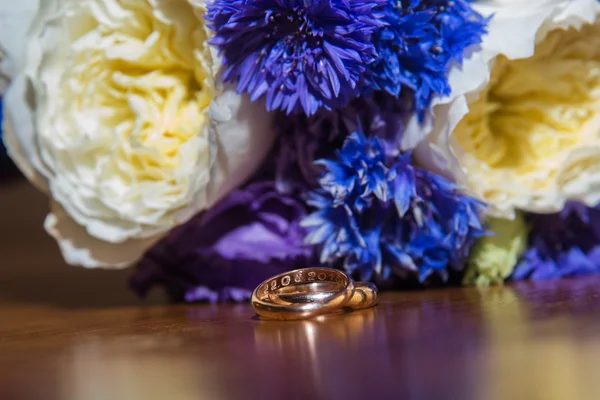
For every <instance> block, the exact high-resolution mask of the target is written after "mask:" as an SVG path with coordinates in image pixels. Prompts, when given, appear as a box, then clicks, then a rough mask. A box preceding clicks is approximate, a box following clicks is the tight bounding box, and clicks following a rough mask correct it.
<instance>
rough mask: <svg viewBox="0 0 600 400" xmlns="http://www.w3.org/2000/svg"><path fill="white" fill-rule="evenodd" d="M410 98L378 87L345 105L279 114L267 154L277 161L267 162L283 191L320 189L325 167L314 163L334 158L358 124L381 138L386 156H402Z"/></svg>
mask: <svg viewBox="0 0 600 400" xmlns="http://www.w3.org/2000/svg"><path fill="white" fill-rule="evenodd" d="M407 100H409V99H406V96H402V97H401V98H400V99H398V98H395V97H393V96H392V95H390V94H388V93H386V92H383V91H377V92H372V93H369V94H368V95H362V96H360V97H358V98H356V99H354V100H352V101H351V102H350V104H348V106H346V107H344V108H342V109H337V110H325V109H321V110H319V111H318V112H317V113H316V114H315V115H312V116H310V117H307V116H306V115H303V114H297V115H294V116H287V115H285V114H283V113H280V114H279V115H278V118H276V120H275V126H276V129H277V130H278V131H279V132H280V135H279V138H278V140H277V143H276V144H275V146H274V149H273V155H272V156H271V157H270V158H269V159H270V160H271V162H272V163H273V165H269V166H268V169H269V171H271V172H275V176H276V182H277V186H278V188H279V190H280V191H283V192H289V187H290V186H294V187H297V186H298V185H300V186H302V187H304V189H305V190H304V191H306V190H310V189H315V188H318V187H319V179H320V177H321V172H322V167H321V166H320V165H317V164H315V161H316V160H319V159H329V158H332V157H334V156H335V152H336V150H337V149H340V148H341V147H342V145H343V144H344V140H345V139H346V138H347V137H348V136H349V135H350V134H351V133H352V132H354V131H356V130H357V129H360V127H362V129H363V130H364V133H365V134H366V135H367V136H378V137H379V138H380V139H382V142H383V144H384V147H383V150H384V152H385V156H386V157H395V156H398V154H399V148H400V145H399V143H400V140H401V138H402V132H403V131H404V122H405V120H406V117H407V114H408V113H409V111H408V109H409V107H408V106H407V104H408V103H409V102H408V101H407Z"/></svg>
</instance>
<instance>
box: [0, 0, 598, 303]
mask: <svg viewBox="0 0 600 400" xmlns="http://www.w3.org/2000/svg"><path fill="white" fill-rule="evenodd" d="M0 76H1V77H3V78H5V81H6V82H7V85H0V88H4V87H5V88H6V90H5V91H4V93H3V94H2V95H3V100H4V103H3V107H4V108H3V111H4V113H3V114H4V121H3V125H2V129H3V135H4V141H5V144H6V147H7V149H8V152H9V155H10V156H11V157H12V159H13V160H14V162H15V163H16V164H17V165H18V167H19V168H20V169H21V171H22V172H23V174H24V175H25V176H26V177H27V178H28V179H29V180H31V181H32V182H33V183H34V184H35V185H36V186H37V187H38V188H40V189H41V190H43V191H45V192H46V193H48V195H49V198H50V212H49V214H48V216H47V218H46V221H45V224H44V225H45V229H46V230H47V231H48V233H49V234H50V235H52V236H53V237H54V238H55V239H56V240H57V242H58V244H59V246H60V249H61V251H62V253H63V255H64V258H65V260H66V261H67V262H68V263H70V264H74V265H81V266H84V267H86V268H123V267H128V266H135V269H134V273H133V276H132V279H131V282H130V284H131V287H132V288H133V289H134V290H136V291H137V292H139V293H140V294H144V293H146V292H147V291H148V290H149V289H150V288H152V287H153V286H156V285H159V286H163V287H164V288H165V289H166V290H167V292H168V293H169V294H170V295H171V297H172V298H173V299H175V300H186V301H198V300H210V301H218V300H228V299H232V300H240V301H241V300H245V299H247V298H248V297H249V295H250V293H251V290H252V289H254V287H255V286H256V285H257V284H258V283H260V282H261V281H263V280H264V279H266V278H268V277H269V276H271V275H273V274H277V273H281V272H285V271H288V270H292V269H297V268H303V267H308V266H316V265H323V266H329V267H332V268H339V269H343V270H345V271H347V272H348V273H351V274H353V275H355V276H357V277H359V278H360V279H362V280H371V281H374V282H376V283H377V284H378V285H379V286H380V287H382V288H403V287H411V286H423V287H427V286H432V285H443V284H456V283H463V284H479V285H486V284H497V283H502V282H503V281H505V280H506V279H527V278H531V279H541V278H557V277H563V276H570V275H580V274H587V273H594V272H597V271H598V272H600V209H599V208H596V205H597V204H598V203H599V202H600V4H599V3H598V2H597V0H487V1H485V0H480V1H467V0H206V1H205V0H21V1H19V2H16V3H15V2H13V1H9V0H0ZM596 217H599V219H598V220H596Z"/></svg>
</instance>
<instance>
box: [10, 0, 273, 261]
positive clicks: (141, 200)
mask: <svg viewBox="0 0 600 400" xmlns="http://www.w3.org/2000/svg"><path fill="white" fill-rule="evenodd" d="M17 3H18V5H17V6H16V7H15V4H14V2H13V1H12V0H0V15H1V16H2V17H1V18H2V19H4V18H7V19H9V20H12V19H16V17H17V15H19V16H20V17H21V19H20V21H19V22H18V24H19V29H18V30H17V32H12V33H11V32H5V31H6V29H2V30H1V31H0V33H4V34H6V33H9V34H7V35H3V36H0V47H1V48H3V49H4V53H6V54H7V57H6V58H5V59H4V60H3V61H2V63H1V64H0V71H1V72H2V73H3V74H4V75H6V76H7V77H8V78H9V79H10V80H11V84H10V86H9V88H8V91H7V92H6V94H5V110H4V111H5V124H4V132H5V136H6V142H7V146H8V149H9V152H10V154H11V156H12V157H13V159H14V160H15V162H16V163H17V164H18V165H19V167H20V168H21V169H22V170H23V172H24V173H25V174H26V175H27V176H28V177H29V179H31V180H32V181H33V182H34V183H35V184H36V185H37V186H38V187H40V188H42V189H43V190H47V191H49V192H50V194H51V196H52V198H53V201H52V207H51V208H52V212H51V214H50V215H49V216H48V218H47V219H46V223H45V225H46V229H47V230H48V232H49V233H50V234H51V235H52V236H54V237H55V238H56V239H57V240H58V242H59V245H60V247H61V249H62V251H63V254H64V256H65V258H66V260H67V262H69V263H72V264H81V265H84V266H86V267H98V266H102V267H122V266H127V265H129V264H131V263H132V262H134V261H135V260H136V259H137V258H138V257H139V256H140V255H141V253H142V252H143V251H144V250H145V249H146V248H148V247H149V246H150V245H152V244H153V243H154V242H155V241H156V240H158V239H159V238H160V236H161V235H163V234H164V233H165V232H167V231H168V230H169V229H171V228H172V227H174V226H176V225H178V224H181V223H183V222H184V221H186V220H187V219H189V218H190V217H192V216H193V215H194V214H196V213H197V212H198V211H201V210H203V209H206V208H208V207H210V206H211V205H212V204H214V202H215V201H216V200H218V199H219V198H220V197H221V196H223V195H224V194H225V193H227V192H228V191H229V190H231V189H232V188H234V187H235V186H237V185H239V184H240V183H241V182H242V181H243V180H245V179H246V178H247V177H248V176H249V175H250V174H251V173H252V172H253V171H254V170H255V169H256V168H257V166H258V165H259V164H260V162H261V161H262V159H263V157H264V155H265V154H266V152H267V150H268V149H269V147H270V145H271V143H272V140H273V133H272V132H271V129H270V120H269V118H268V117H267V116H266V115H265V114H266V112H265V111H263V110H264V107H263V106H262V105H260V104H252V105H251V104H249V102H248V101H247V100H246V99H244V98H242V97H240V96H238V95H236V94H235V93H234V92H233V91H232V90H231V89H230V88H222V87H221V85H220V84H219V81H218V79H217V76H218V70H219V67H220V64H219V60H218V59H217V57H216V54H215V52H214V51H213V49H212V48H211V47H210V46H209V45H208V43H207V39H208V35H209V31H208V30H207V28H206V26H205V22H204V20H203V18H202V15H203V14H204V12H205V10H204V2H203V1H200V0H119V1H117V0H40V1H32V0H20V1H19V2H17ZM35 10H37V14H36V15H35V18H34V19H33V22H32V24H31V28H30V30H29V32H28V36H27V37H26V38H24V37H23V36H22V34H23V32H24V30H23V29H21V27H22V26H23V25H25V26H27V25H29V24H28V23H27V21H26V19H27V17H26V16H28V17H29V18H32V16H33V14H32V11H35ZM19 13H20V14H19ZM24 50H26V52H24Z"/></svg>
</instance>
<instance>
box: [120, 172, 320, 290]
mask: <svg viewBox="0 0 600 400" xmlns="http://www.w3.org/2000/svg"><path fill="white" fill-rule="evenodd" d="M305 214H306V208H305V206H304V205H303V204H302V203H301V202H299V201H298V200H296V199H295V198H293V197H290V196H287V195H282V194H279V193H277V191H276V190H275V186H274V184H273V183H272V182H258V183H252V184H249V185H248V186H247V187H246V188H244V189H238V190H235V191H233V192H232V193H231V194H229V195H228V196H227V197H226V198H224V199H223V200H222V201H221V202H219V203H218V204H217V205H215V206H214V207H213V208H212V209H210V210H209V211H207V212H205V213H203V214H200V215H198V216H197V217H195V218H194V219H192V220H191V221H189V222H187V223H186V224H184V225H181V226H179V227H177V228H175V229H174V230H173V231H171V232H170V233H169V235H168V236H167V237H166V238H164V239H163V240H162V241H160V242H159V243H158V244H156V245H155V246H154V247H153V248H151V249H150V250H149V251H148V252H147V253H146V254H145V255H144V257H143V258H142V260H141V261H140V262H139V264H138V266H137V269H136V272H135V274H134V276H133V278H132V280H131V282H130V283H131V287H132V288H133V289H134V290H135V291H136V292H138V293H139V294H140V295H144V294H145V293H146V292H147V291H148V290H150V288H151V287H153V286H163V287H164V288H165V289H166V290H167V292H168V294H169V295H170V297H171V298H172V299H173V300H176V301H179V300H186V301H198V300H208V301H213V302H214V301H217V300H240V301H241V300H246V299H247V298H248V297H249V295H250V293H251V291H252V290H253V289H254V288H255V287H256V286H257V285H258V284H260V283H261V282H262V281H263V280H265V279H267V278H269V277H270V276H272V275H275V274H279V273H282V272H285V271H289V270H292V269H297V268H305V267H307V266H309V265H311V264H310V260H311V256H312V250H311V249H310V248H309V247H306V246H304V245H303V237H304V231H303V229H302V228H301V227H300V225H299V222H300V219H301V218H303V216H304V215H305Z"/></svg>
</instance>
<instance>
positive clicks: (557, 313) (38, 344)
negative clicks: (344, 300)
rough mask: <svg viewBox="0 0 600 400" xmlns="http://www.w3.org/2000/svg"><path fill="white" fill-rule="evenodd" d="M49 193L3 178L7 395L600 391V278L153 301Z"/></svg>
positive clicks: (89, 399) (574, 397)
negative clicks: (72, 249) (298, 316)
mask: <svg viewBox="0 0 600 400" xmlns="http://www.w3.org/2000/svg"><path fill="white" fill-rule="evenodd" d="M45 207H46V205H45V200H44V198H43V196H41V195H39V194H37V193H36V192H35V191H34V190H33V189H31V188H29V187H28V186H26V185H25V184H20V183H16V184H12V185H10V186H9V187H4V188H2V189H0V209H1V210H2V211H3V212H2V213H0V250H1V254H2V262H1V268H0V399H1V400H12V399H16V400H19V399H36V400H37V399H40V400H54V399H65V400H121V399H124V400H137V399H140V400H155V399H156V400H180V399H181V400H183V399H186V400H187V399H193V400H197V399H208V400H219V399H255V398H256V399H278V398H283V399H286V400H291V399H379V398H390V399H418V400H421V399H435V400H437V399H441V400H454V399H457V400H467V399H476V400H495V399H498V400H507V399H517V400H518V399H526V400H537V399H539V400H554V399H556V400H579V399H598V398H600V373H599V372H598V364H599V363H600V278H585V279H574V280H564V281H547V282H540V283H520V284H518V285H512V286H507V287H504V288H491V289H487V290H477V289H463V288H453V289H444V290H429V291H419V292H396V293H386V294H384V295H382V296H381V304H380V305H379V306H378V307H377V308H374V309H370V310H365V311H361V312H354V313H349V314H344V315H337V316H331V317H324V318H321V319H315V320H310V321H303V322H272V321H261V320H258V319H256V318H254V317H253V312H252V309H251V308H250V307H249V306H248V305H219V306H209V305H177V306H169V305H165V304H163V303H164V302H163V299H162V297H161V296H160V295H158V294H156V295H155V296H153V297H152V298H151V299H150V300H149V301H146V302H141V301H140V300H138V299H136V298H135V297H134V296H133V295H132V294H131V293H129V292H128V291H127V288H126V284H125V282H126V279H127V277H128V275H129V274H130V272H129V271H120V272H114V271H112V272H109V271H85V270H81V269H77V268H74V267H68V266H66V265H64V264H63V263H62V262H61V259H60V256H59V254H58V251H57V249H56V246H55V244H54V243H53V241H52V240H50V239H49V238H47V237H46V235H45V233H44V232H43V231H42V229H41V222H42V219H43V216H44V212H45Z"/></svg>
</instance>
